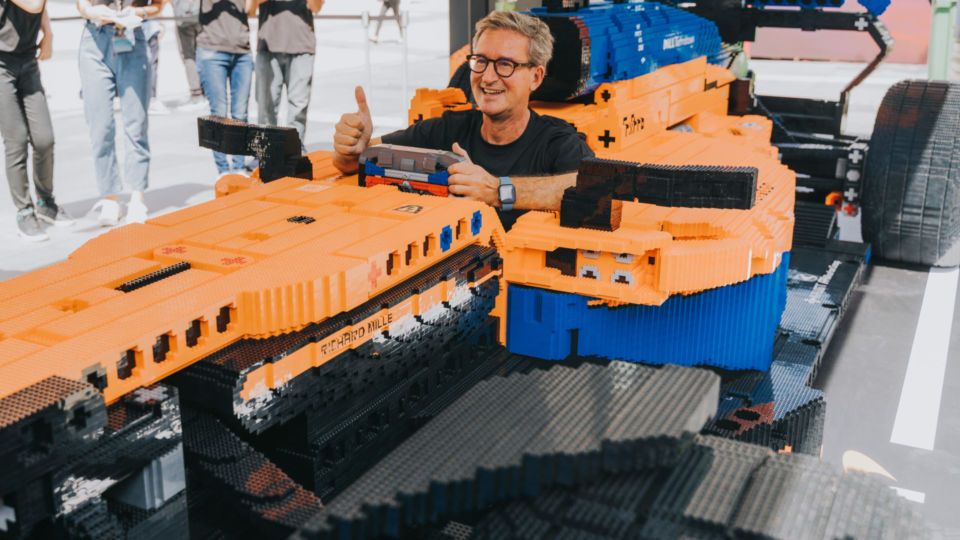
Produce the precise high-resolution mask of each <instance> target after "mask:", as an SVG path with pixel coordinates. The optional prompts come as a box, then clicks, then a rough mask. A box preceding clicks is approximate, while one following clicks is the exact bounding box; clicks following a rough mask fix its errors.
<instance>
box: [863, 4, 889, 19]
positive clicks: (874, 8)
mask: <svg viewBox="0 0 960 540" xmlns="http://www.w3.org/2000/svg"><path fill="white" fill-rule="evenodd" d="M857 1H858V2H860V5H861V6H863V7H864V9H866V10H867V11H869V12H870V13H873V14H874V15H876V16H878V17H879V16H880V15H883V12H884V11H886V10H887V8H888V7H890V0H857Z"/></svg>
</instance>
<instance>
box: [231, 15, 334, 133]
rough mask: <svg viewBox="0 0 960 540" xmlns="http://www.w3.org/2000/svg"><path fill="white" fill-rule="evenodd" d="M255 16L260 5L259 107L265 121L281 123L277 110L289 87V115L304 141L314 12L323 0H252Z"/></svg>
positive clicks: (273, 123) (311, 78) (288, 121)
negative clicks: (284, 89) (285, 90)
mask: <svg viewBox="0 0 960 540" xmlns="http://www.w3.org/2000/svg"><path fill="white" fill-rule="evenodd" d="M248 4H252V8H250V9H248V13H249V15H250V16H251V17H253V16H254V15H257V11H258V8H259V15H258V16H259V22H260V26H259V29H258V30H257V67H256V71H257V109H258V111H259V120H258V122H259V123H261V124H267V125H271V126H275V125H278V123H277V110H278V109H279V108H280V95H281V92H282V90H283V86H284V85H286V87H287V119H286V122H285V125H289V126H293V127H295V128H296V129H297V132H298V133H299V134H300V142H301V143H303V142H304V134H305V132H306V128H307V108H308V107H309V106H310V90H311V87H312V85H313V56H314V51H315V50H316V48H317V37H316V35H315V34H314V33H313V14H314V13H317V12H318V11H320V9H321V8H322V7H323V0H282V1H281V0H250V1H249V2H248Z"/></svg>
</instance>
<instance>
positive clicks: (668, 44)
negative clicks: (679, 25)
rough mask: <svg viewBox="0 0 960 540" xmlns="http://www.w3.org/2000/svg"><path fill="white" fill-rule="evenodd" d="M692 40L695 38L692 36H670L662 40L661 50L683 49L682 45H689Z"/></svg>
mask: <svg viewBox="0 0 960 540" xmlns="http://www.w3.org/2000/svg"><path fill="white" fill-rule="evenodd" d="M694 40H695V38H694V37H693V36H670V37H668V38H665V39H664V40H663V49H664V50H667V49H675V48H677V47H683V46H684V45H690V44H691V43H693V42H694Z"/></svg>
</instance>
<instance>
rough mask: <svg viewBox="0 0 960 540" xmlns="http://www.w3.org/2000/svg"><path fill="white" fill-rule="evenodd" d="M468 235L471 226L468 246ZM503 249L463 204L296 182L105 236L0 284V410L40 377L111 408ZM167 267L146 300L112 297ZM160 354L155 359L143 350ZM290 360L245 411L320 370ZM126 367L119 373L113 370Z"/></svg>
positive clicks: (251, 387) (420, 301)
mask: <svg viewBox="0 0 960 540" xmlns="http://www.w3.org/2000/svg"><path fill="white" fill-rule="evenodd" d="M227 179H228V182H235V181H234V180H232V179H231V178H230V177H227ZM478 216H479V217H478ZM472 220H476V221H472ZM474 223H476V224H479V223H482V227H479V228H477V229H476V230H477V233H476V234H473V233H472V231H473V230H474V229H475V227H474V226H473V224H474ZM447 227H449V234H447V235H446V236H444V235H445V233H446V231H445V230H444V229H445V228H447ZM454 231H456V232H454ZM501 235H502V228H500V224H499V221H498V220H497V217H496V214H495V212H494V211H493V209H491V208H489V207H486V206H484V205H482V204H480V203H476V202H472V201H466V200H463V199H453V198H440V197H422V196H418V195H413V194H408V193H402V192H399V191H397V190H396V189H393V188H390V187H385V186H377V187H372V188H360V187H355V186H347V185H338V184H337V183H334V182H310V181H306V180H301V179H295V178H282V179H280V180H276V181H274V182H271V183H269V184H259V183H257V184H256V185H253V186H250V187H248V188H247V189H240V190H238V191H236V192H234V193H233V194H231V195H230V196H229V197H222V198H218V199H216V200H213V201H210V202H207V203H204V204H200V205H197V206H194V207H190V208H186V209H183V210H180V211H178V212H174V213H171V214H167V215H164V216H160V217H157V218H154V219H151V220H149V221H148V222H147V223H145V224H131V225H128V226H125V227H122V228H119V229H115V230H112V231H109V232H107V233H105V234H103V235H101V236H100V237H98V238H95V239H93V240H91V241H89V242H87V243H86V244H85V245H84V246H82V247H81V248H80V249H78V250H77V251H75V252H74V253H72V254H71V255H70V257H69V259H68V260H66V261H64V262H61V263H58V264H54V265H52V266H49V267H46V268H43V269H40V270H37V271H35V272H31V273H29V274H25V275H22V276H18V277H16V278H13V279H10V280H7V281H4V282H2V283H0V351H2V353H0V357H2V358H3V361H2V364H0V395H9V394H11V393H13V392H15V391H17V390H20V389H22V388H27V387H29V386H31V385H33V384H35V383H37V382H40V381H42V380H44V379H46V378H48V377H51V376H61V377H65V378H69V379H74V380H90V381H94V380H97V379H100V380H101V381H103V380H104V379H101V377H103V376H105V382H106V386H105V387H103V388H102V392H103V395H104V398H105V400H106V402H107V403H108V404H109V403H112V402H113V401H115V400H117V399H119V398H120V397H121V396H123V395H124V394H126V393H128V392H130V391H132V390H134V389H136V388H138V387H141V386H147V385H149V384H151V383H152V382H155V381H159V380H161V379H163V378H164V377H166V376H168V375H170V374H172V373H174V372H176V371H179V370H180V369H183V368H185V367H187V366H189V365H190V364H192V363H194V362H196V361H198V360H200V359H202V358H204V357H206V356H208V355H210V354H211V353H213V352H215V351H217V350H219V349H222V348H223V347H225V346H226V345H228V344H230V343H232V342H234V341H236V340H238V339H241V338H266V337H270V336H275V335H279V334H282V333H287V332H291V331H296V330H298V329H302V328H304V327H305V326H307V325H309V324H311V323H314V322H317V321H322V320H325V319H327V318H329V317H331V316H333V315H336V314H337V313H341V312H343V311H346V310H349V309H352V308H353V307H355V306H357V305H359V304H362V303H363V302H366V301H367V300H369V299H370V298H372V297H374V296H376V295H377V294H380V293H383V292H384V291H386V290H388V289H390V288H391V287H393V286H394V285H397V284H398V283H400V282H402V281H404V280H406V279H408V278H410V277H412V276H414V275H417V274H418V273H419V272H421V271H422V270H423V269H425V268H428V267H430V266H432V265H434V264H435V263H437V262H439V261H442V260H444V259H445V258H447V257H449V256H450V255H452V254H453V253H457V252H459V251H460V250H462V249H464V248H466V247H467V246H470V245H482V246H487V245H490V243H491V240H492V237H494V236H501ZM442 236H444V237H443V238H441V237H442ZM446 241H449V246H447V249H442V248H443V246H444V245H445V244H443V243H442V242H446ZM498 242H501V240H498ZM311 261H312V262H311ZM182 263H189V268H186V269H184V268H183V267H184V266H185V265H183V264H182ZM174 265H179V269H178V270H176V271H175V272H168V274H167V275H166V277H163V278H162V279H159V280H156V281H155V282H152V283H150V284H149V285H148V286H143V287H142V288H137V289H136V290H132V291H131V292H126V293H125V292H122V291H121V290H117V288H118V287H120V286H121V284H124V283H128V284H129V283H130V282H131V280H135V279H137V278H142V277H143V276H147V275H148V274H150V273H152V272H157V271H162V270H163V269H167V271H169V270H170V268H171V267H176V266H174ZM434 289H436V290H433V289H431V290H429V291H420V293H419V294H416V295H414V296H415V297H411V298H409V299H407V300H405V301H404V302H402V303H401V304H400V305H397V306H394V307H393V308H391V309H390V311H389V312H388V313H385V314H384V316H385V317H387V319H386V322H385V323H378V328H381V327H383V329H386V327H387V326H389V324H390V319H391V317H392V318H397V317H400V316H402V315H403V314H408V313H410V314H415V315H416V314H418V313H419V312H420V311H421V310H426V309H429V308H430V307H431V306H432V305H434V304H436V303H438V302H443V301H445V300H448V299H449V295H451V294H453V289H452V288H451V286H450V285H449V284H447V285H443V284H441V285H440V286H437V287H434ZM358 324H360V323H359V322H358ZM363 324H366V322H364V323H363ZM164 336H166V337H164ZM161 341H165V342H166V343H167V344H168V345H167V347H166V348H167V350H166V351H165V352H164V351H163V350H162V347H161V348H160V349H156V347H160V343H161ZM307 349H309V348H307ZM158 350H159V351H160V354H158V352H157V351H158ZM304 354H307V353H301V354H300V355H299V356H297V355H291V359H290V360H286V361H283V362H280V363H275V364H268V365H266V366H264V369H263V370H262V373H253V374H251V380H250V381H249V384H248V385H247V387H246V388H245V392H246V395H247V396H253V395H254V394H255V393H256V392H255V391H262V390H264V389H268V388H275V387H276V386H277V385H279V384H282V383H283V382H284V381H286V380H289V379H290V378H292V377H295V376H297V375H299V374H300V373H302V372H303V371H304V370H306V369H309V368H310V367H313V366H315V365H318V364H317V362H320V363H322V362H324V361H326V360H327V359H329V358H330V357H328V356H324V355H313V356H311V357H309V358H306V357H304ZM130 360H132V361H133V364H134V365H133V367H132V370H129V371H130V373H127V372H126V370H127V369H129V368H128V367H127V366H124V365H122V364H123V363H124V362H127V363H128V362H129V361H130ZM158 360H159V361H158ZM124 375H125V376H124ZM121 377H122V378H121Z"/></svg>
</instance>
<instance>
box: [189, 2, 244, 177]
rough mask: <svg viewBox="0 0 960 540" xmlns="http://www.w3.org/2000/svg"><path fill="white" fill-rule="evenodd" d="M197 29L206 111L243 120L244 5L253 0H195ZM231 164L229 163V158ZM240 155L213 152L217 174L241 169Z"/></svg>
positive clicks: (199, 67) (198, 67)
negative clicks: (198, 28)
mask: <svg viewBox="0 0 960 540" xmlns="http://www.w3.org/2000/svg"><path fill="white" fill-rule="evenodd" d="M197 1H198V2H200V33H199V34H198V35H197V70H198V72H199V74H200V81H201V82H202V83H203V93H204V95H206V96H207V100H208V101H209V102H210V114H214V115H217V116H228V111H229V117H230V118H233V119H235V120H240V121H241V122H246V121H247V107H248V104H249V101H250V80H251V78H252V77H253V58H252V57H251V56H250V26H249V24H248V23H247V9H248V8H250V4H252V2H253V1H254V0H247V2H246V3H245V2H244V0H197ZM231 159H232V161H233V164H232V165H231V163H230V160H231ZM243 160H244V158H243V156H232V157H231V158H230V159H228V157H227V155H226V154H223V153H221V152H214V153H213V161H214V163H215V164H216V165H217V172H219V173H220V174H223V173H227V172H230V171H240V170H243Z"/></svg>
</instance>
